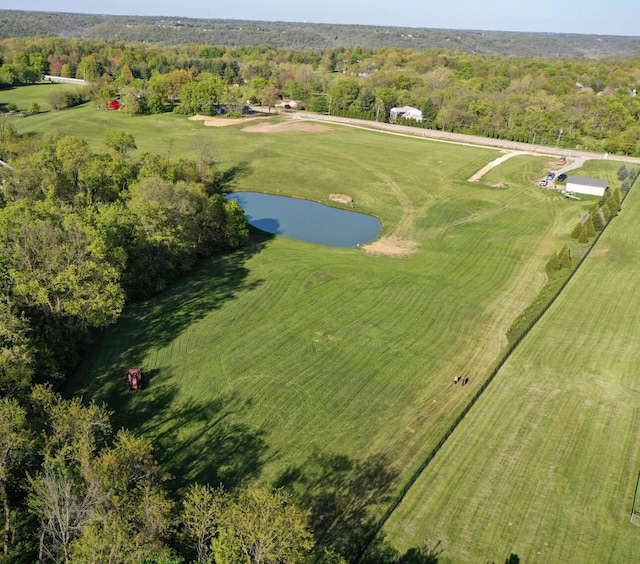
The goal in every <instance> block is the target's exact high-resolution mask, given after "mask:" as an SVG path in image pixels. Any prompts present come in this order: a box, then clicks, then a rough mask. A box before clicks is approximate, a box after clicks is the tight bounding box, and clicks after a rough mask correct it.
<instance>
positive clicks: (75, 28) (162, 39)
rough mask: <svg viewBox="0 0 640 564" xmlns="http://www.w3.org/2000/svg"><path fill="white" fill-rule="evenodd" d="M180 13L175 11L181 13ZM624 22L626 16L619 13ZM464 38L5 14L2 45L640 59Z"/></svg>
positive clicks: (566, 44) (627, 52) (639, 50)
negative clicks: (96, 43)
mask: <svg viewBox="0 0 640 564" xmlns="http://www.w3.org/2000/svg"><path fill="white" fill-rule="evenodd" d="M179 9H180V8H179V6H176V11H179ZM620 17H624V14H623V13H622V14H620ZM540 23H541V28H540V29H541V33H516V32H508V31H463V30H442V29H425V28H419V27H406V28H403V27H385V26H366V25H337V24H316V23H286V22H257V21H248V20H215V19H214V20H211V19H193V18H180V17H160V16H158V17H143V16H105V15H89V14H68V13H55V12H24V11H17V10H0V39H5V38H9V37H30V36H31V37H32V36H36V35H56V36H59V37H67V38H72V37H73V38H79V39H80V38H84V39H89V38H93V39H107V40H109V41H127V42H132V41H140V42H145V43H157V44H163V45H180V44H184V43H198V44H201V45H223V46H225V47H238V46H241V45H272V46H274V47H276V48H287V49H295V50H307V49H312V50H317V49H337V48H341V47H353V46H356V45H357V46H360V47H364V48H377V47H397V48H400V49H413V50H415V51H422V50H424V49H447V50H456V51H461V52H467V53H483V54H497V55H521V56H527V57H585V58H602V57H622V58H629V57H638V56H640V44H639V43H638V40H637V38H635V37H624V36H611V35H584V34H576V33H572V30H571V21H570V19H568V20H567V22H566V23H567V27H566V33H544V32H542V31H543V26H544V22H540Z"/></svg>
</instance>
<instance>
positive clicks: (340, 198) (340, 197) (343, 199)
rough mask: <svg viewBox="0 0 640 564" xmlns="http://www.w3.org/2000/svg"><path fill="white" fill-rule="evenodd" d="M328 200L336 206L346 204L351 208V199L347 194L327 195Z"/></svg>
mask: <svg viewBox="0 0 640 564" xmlns="http://www.w3.org/2000/svg"><path fill="white" fill-rule="evenodd" d="M329 199H330V200H331V201H332V202H336V203H338V204H347V205H348V206H351V207H353V198H352V197H351V196H347V194H329Z"/></svg>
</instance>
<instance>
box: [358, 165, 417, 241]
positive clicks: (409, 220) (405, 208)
mask: <svg viewBox="0 0 640 564" xmlns="http://www.w3.org/2000/svg"><path fill="white" fill-rule="evenodd" d="M347 158H348V159H349V160H350V161H351V162H353V163H355V164H357V165H358V166H359V167H361V168H364V169H365V170H368V171H369V172H370V173H371V174H373V175H374V176H376V177H377V178H379V179H380V180H382V182H384V183H385V184H386V185H387V186H388V187H389V189H390V190H391V193H392V194H393V195H394V196H395V197H396V199H397V200H398V203H399V204H400V207H401V209H402V217H401V218H400V221H398V223H396V225H395V226H394V227H393V229H391V232H390V233H389V236H390V237H402V238H406V237H408V236H409V235H411V231H412V228H413V223H414V220H415V215H416V211H415V208H414V207H413V204H412V203H411V200H410V199H409V197H408V196H407V195H406V194H405V193H404V190H402V188H400V186H399V184H398V183H397V182H396V181H395V180H393V179H392V178H391V177H390V176H389V175H388V174H385V173H384V172H381V171H379V170H377V169H376V168H374V167H372V166H371V165H369V164H368V163H365V162H363V161H361V160H359V159H357V158H356V157H351V156H350V157H347Z"/></svg>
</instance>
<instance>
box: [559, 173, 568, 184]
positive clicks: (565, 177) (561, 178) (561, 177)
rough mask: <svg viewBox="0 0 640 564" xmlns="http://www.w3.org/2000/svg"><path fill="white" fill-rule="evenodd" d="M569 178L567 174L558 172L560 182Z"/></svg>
mask: <svg viewBox="0 0 640 564" xmlns="http://www.w3.org/2000/svg"><path fill="white" fill-rule="evenodd" d="M566 179H567V175H566V174H565V173H564V172H563V173H562V174H558V178H557V180H558V182H564V181H565V180H566Z"/></svg>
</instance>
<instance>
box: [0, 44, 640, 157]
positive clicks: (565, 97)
mask: <svg viewBox="0 0 640 564" xmlns="http://www.w3.org/2000/svg"><path fill="white" fill-rule="evenodd" d="M0 54H1V56H2V61H1V62H2V65H0V83H1V84H4V85H12V84H20V83H32V82H35V81H37V80H39V78H40V77H42V76H43V75H44V74H52V75H61V76H64V77H76V78H81V79H84V80H87V81H89V82H90V83H91V85H90V86H89V87H88V88H87V89H86V90H85V92H84V94H83V95H82V96H80V97H78V96H76V99H68V96H69V94H67V99H65V98H64V97H63V98H62V99H60V100H52V101H51V104H52V105H53V106H54V107H56V108H64V107H65V106H69V105H74V104H77V103H79V102H81V101H83V100H87V99H91V100H93V101H94V102H95V104H96V105H97V106H98V107H103V108H106V106H107V104H108V103H109V101H110V100H113V99H116V98H118V99H119V101H120V102H122V103H123V108H122V110H123V111H126V112H128V113H130V114H132V115H133V114H145V113H161V112H166V111H171V110H175V111H178V112H181V113H187V114H193V113H203V114H206V115H212V114H215V113H217V112H219V111H223V110H221V108H220V107H219V106H220V105H221V104H222V105H225V106H227V108H226V109H227V110H231V111H233V112H236V113H239V112H240V111H241V108H242V106H243V105H244V104H245V103H247V101H251V102H252V103H256V104H259V103H262V104H264V105H270V106H272V105H274V104H275V103H276V102H277V101H278V100H280V99H294V100H301V101H302V102H303V103H304V105H306V106H307V107H308V108H309V109H311V110H312V111H317V112H320V113H327V112H329V113H331V114H334V115H342V116H348V117H357V118H365V119H371V120H379V121H386V120H389V119H390V110H391V108H393V107H394V106H412V107H415V108H418V109H419V110H421V111H422V116H423V119H422V121H421V122H417V121H415V120H413V121H412V120H408V121H407V120H405V121H402V123H408V124H412V125H416V126H420V127H429V128H433V129H441V130H447V131H455V132H462V133H471V134H474V135H481V136H485V137H495V138H500V139H508V140H514V141H522V142H527V143H532V144H541V145H550V146H560V147H564V148H568V149H573V148H576V149H584V150H589V151H594V152H601V153H616V154H623V155H632V156H639V155H640V144H639V139H640V122H639V119H640V98H639V97H638V96H637V95H636V94H637V89H638V84H639V83H640V71H639V70H638V69H639V68H640V65H638V59H622V58H617V59H584V58H579V59H573V58H571V59H570V58H557V57H556V58H548V59H541V58H528V57H515V56H502V55H482V54H467V53H462V52H460V51H443V50H427V51H414V50H402V49H398V48H395V47H380V48H363V47H352V48H339V49H324V50H319V51H308V50H307V51H296V50H292V49H278V48H275V47H272V46H268V45H260V46H240V47H234V48H227V47H222V46H208V45H194V44H189V45H181V46H175V47H161V46H149V45H141V44H126V43H122V42H116V43H110V42H108V41H105V40H76V39H60V38H54V37H38V38H31V39H28V38H23V39H6V40H4V41H2V42H1V43H0ZM20 109H21V110H22V111H24V112H26V111H27V110H28V109H29V108H28V107H24V108H20Z"/></svg>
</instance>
